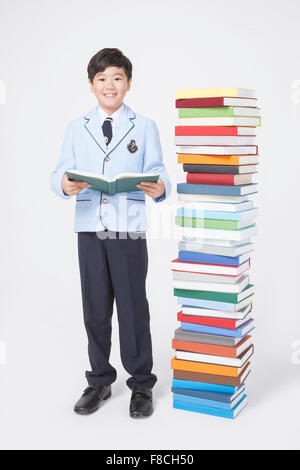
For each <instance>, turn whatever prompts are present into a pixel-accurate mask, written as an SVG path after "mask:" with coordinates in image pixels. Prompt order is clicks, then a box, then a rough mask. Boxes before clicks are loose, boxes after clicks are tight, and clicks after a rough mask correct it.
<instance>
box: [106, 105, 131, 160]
mask: <svg viewBox="0 0 300 470" xmlns="http://www.w3.org/2000/svg"><path fill="white" fill-rule="evenodd" d="M135 117H136V116H135V114H134V112H133V111H132V110H131V109H130V108H129V107H128V106H126V105H125V109H124V112H123V114H122V116H121V118H120V122H119V123H118V127H117V129H116V132H113V136H112V139H111V141H110V143H109V144H108V146H107V155H108V154H110V153H111V152H112V151H113V150H115V148H117V147H118V145H119V144H120V143H121V142H122V140H124V139H125V137H126V136H127V134H129V132H130V131H131V130H132V129H133V128H134V126H135V124H134V119H135Z"/></svg>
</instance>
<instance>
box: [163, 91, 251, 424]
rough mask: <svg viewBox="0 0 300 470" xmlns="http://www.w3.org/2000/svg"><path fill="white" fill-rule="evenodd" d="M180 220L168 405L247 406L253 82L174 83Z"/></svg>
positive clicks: (229, 410)
mask: <svg viewBox="0 0 300 470" xmlns="http://www.w3.org/2000/svg"><path fill="white" fill-rule="evenodd" d="M176 108H178V116H179V122H178V126H176V128H175V144H176V149H177V154H178V155H177V156H178V163H180V164H183V170H184V172H185V173H186V182H184V183H179V184H178V185H177V193H178V200H179V207H178V209H177V215H176V222H175V223H176V225H177V226H179V227H180V230H181V239H180V241H179V247H178V251H179V252H178V258H177V259H175V260H173V261H172V274H173V286H174V295H175V296H177V298H178V304H179V305H180V307H179V309H178V310H179V311H178V313H177V318H178V321H179V322H180V327H179V328H177V330H176V331H175V336H174V339H173V342H172V347H173V348H174V349H175V357H174V358H173V359H172V369H173V374H174V375H173V377H174V378H173V382H172V392H173V406H174V408H177V409H181V410H189V411H195V412H199V413H205V414H211V415H216V416H222V417H227V418H235V417H236V416H237V415H238V414H239V413H240V412H241V411H242V409H244V408H245V406H246V405H247V395H246V385H245V380H246V378H247V377H248V375H249V373H250V357H251V356H252V354H253V344H252V336H251V332H252V330H253V329H254V320H253V309H252V303H253V294H254V290H253V285H252V284H251V283H250V280H249V269H250V258H251V255H252V252H253V242H252V241H251V239H252V237H253V236H254V235H255V234H256V225H255V218H256V215H257V209H256V208H255V207H254V203H253V200H251V195H253V194H255V193H256V192H257V184H255V183H253V175H254V173H256V172H257V164H258V149H257V146H256V145H255V136H256V127H257V126H260V109H259V108H258V107H257V99H256V98H255V95H254V91H253V90H248V89H241V88H221V89H190V90H178V91H177V93H176Z"/></svg>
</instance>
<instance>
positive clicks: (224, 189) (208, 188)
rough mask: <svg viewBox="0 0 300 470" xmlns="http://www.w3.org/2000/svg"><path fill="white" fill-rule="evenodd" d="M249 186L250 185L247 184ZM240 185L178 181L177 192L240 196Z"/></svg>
mask: <svg viewBox="0 0 300 470" xmlns="http://www.w3.org/2000/svg"><path fill="white" fill-rule="evenodd" d="M249 186H250V185H249ZM243 187H244V185H242V186H218V185H213V184H211V185H210V184H191V183H178V184H177V192H178V193H185V194H215V195H220V196H240V195H241V191H242V189H243Z"/></svg>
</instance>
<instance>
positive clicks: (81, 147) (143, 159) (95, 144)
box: [50, 105, 171, 232]
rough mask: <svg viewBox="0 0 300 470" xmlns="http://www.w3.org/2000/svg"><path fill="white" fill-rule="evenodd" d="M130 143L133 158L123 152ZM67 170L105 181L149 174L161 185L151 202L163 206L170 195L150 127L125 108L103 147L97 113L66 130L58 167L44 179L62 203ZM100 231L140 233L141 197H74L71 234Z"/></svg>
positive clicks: (154, 130) (151, 124) (137, 194)
mask: <svg viewBox="0 0 300 470" xmlns="http://www.w3.org/2000/svg"><path fill="white" fill-rule="evenodd" d="M132 140H134V141H135V144H136V146H137V150H136V151H135V152H130V151H129V149H128V144H130V142H131V141H132ZM68 169H76V170H81V171H86V172H92V173H100V174H103V175H106V176H108V177H110V178H113V177H115V176H116V175H117V174H118V173H153V174H154V173H155V174H159V176H160V178H161V179H162V181H163V182H164V185H165V193H164V194H163V195H162V196H160V197H158V198H155V199H153V200H154V201H155V202H160V201H163V200H165V199H166V198H167V197H168V196H169V195H170V192H171V183H170V180H169V177H168V174H167V172H166V169H165V166H164V164H163V161H162V150H161V145H160V140H159V134H158V130H157V127H156V125H155V123H154V121H152V120H151V119H147V118H145V117H143V116H140V115H138V114H136V113H134V112H133V111H132V110H131V109H130V108H129V107H128V106H126V105H125V108H124V112H123V113H122V115H121V116H120V121H119V123H118V127H117V129H116V131H115V133H114V135H113V137H112V140H111V142H110V143H109V145H108V146H106V143H105V141H104V136H103V132H102V127H101V122H100V117H99V113H98V110H97V108H94V109H92V110H91V111H90V112H89V113H88V114H86V115H85V116H82V117H80V118H78V119H75V120H74V121H71V123H70V124H69V126H68V129H67V132H66V135H65V138H64V141H63V145H62V149H61V153H60V158H59V161H58V163H57V166H56V168H55V170H54V171H53V172H52V173H51V176H50V181H51V187H52V189H53V191H54V192H55V193H56V194H57V195H58V196H61V197H62V198H64V199H70V198H71V197H72V196H68V195H66V194H65V193H64V192H63V190H62V187H61V180H62V177H63V175H64V173H65V171H66V170H68ZM106 228H107V229H108V230H113V231H117V232H144V231H146V229H147V220H146V207H145V193H144V192H143V191H141V190H139V189H138V188H137V191H134V192H128V193H117V194H116V195H114V196H110V195H108V194H104V193H100V192H99V191H95V190H93V189H90V188H86V189H83V190H82V191H81V192H80V193H78V194H77V195H76V209H75V223H74V230H75V232H97V231H101V230H104V229H106Z"/></svg>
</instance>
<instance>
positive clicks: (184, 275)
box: [172, 271, 243, 284]
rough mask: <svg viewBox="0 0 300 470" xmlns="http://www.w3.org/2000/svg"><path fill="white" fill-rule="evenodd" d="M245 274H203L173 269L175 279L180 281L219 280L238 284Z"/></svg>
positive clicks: (224, 282) (223, 282) (219, 281)
mask: <svg viewBox="0 0 300 470" xmlns="http://www.w3.org/2000/svg"><path fill="white" fill-rule="evenodd" d="M242 275H243V274H240V275H239V276H222V275H220V274H201V273H189V272H184V271H172V277H173V279H176V280H180V281H196V282H217V283H220V284H236V283H237V282H239V281H240V278H241V277H242Z"/></svg>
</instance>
